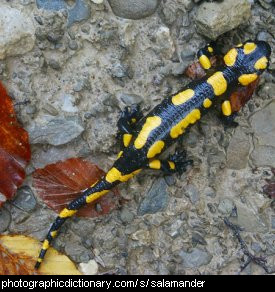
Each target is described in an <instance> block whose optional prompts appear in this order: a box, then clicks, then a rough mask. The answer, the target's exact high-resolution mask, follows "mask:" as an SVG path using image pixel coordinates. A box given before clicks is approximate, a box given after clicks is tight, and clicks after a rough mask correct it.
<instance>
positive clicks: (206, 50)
mask: <svg viewBox="0 0 275 292" xmlns="http://www.w3.org/2000/svg"><path fill="white" fill-rule="evenodd" d="M215 55H218V50H217V47H216V44H215V43H214V42H211V43H209V44H207V45H206V46H205V47H203V48H202V49H200V50H199V51H198V53H197V57H198V59H199V62H200V64H201V66H202V68H203V69H204V70H209V69H210V68H211V67H212V64H211V57H213V56H215Z"/></svg>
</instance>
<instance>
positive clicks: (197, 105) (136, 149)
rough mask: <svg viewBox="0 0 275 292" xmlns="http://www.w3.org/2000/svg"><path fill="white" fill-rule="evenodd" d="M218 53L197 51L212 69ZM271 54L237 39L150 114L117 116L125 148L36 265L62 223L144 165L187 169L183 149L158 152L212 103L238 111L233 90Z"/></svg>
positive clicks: (63, 215)
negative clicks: (203, 74) (219, 61)
mask: <svg viewBox="0 0 275 292" xmlns="http://www.w3.org/2000/svg"><path fill="white" fill-rule="evenodd" d="M214 54H215V49H214V47H213V46H211V45H208V46H206V47H204V48H203V49H201V50H200V51H199V52H198V58H199V61H200V63H201V65H202V67H203V68H204V69H206V70H208V69H211V70H213V68H211V62H210V57H211V56H213V55H214ZM270 54H271V48H270V46H269V45H268V44H267V43H266V42H264V41H247V42H245V43H243V44H239V45H237V46H236V47H234V48H232V49H231V50H229V51H228V52H227V53H226V55H225V56H224V58H223V60H224V65H223V66H222V67H220V68H218V69H215V72H214V73H212V74H209V75H208V76H207V75H206V77H204V78H202V79H201V80H198V81H194V82H191V83H190V84H188V85H187V86H186V87H185V88H183V89H182V90H181V91H180V92H178V93H176V94H174V95H172V96H170V97H168V98H165V99H164V100H163V101H162V102H161V103H160V104H159V105H157V106H156V107H155V108H154V109H153V110H151V111H150V112H149V113H148V114H147V115H146V116H142V114H141V112H140V110H139V107H134V108H132V109H131V110H129V109H126V110H125V111H124V112H123V113H122V114H121V117H120V119H119V121H118V129H119V133H120V136H121V139H122V145H123V147H122V149H121V151H120V152H119V154H118V158H117V160H116V161H115V163H114V165H113V166H112V167H111V168H110V170H109V171H108V172H107V173H106V175H105V176H104V177H103V178H102V179H101V180H99V181H97V182H96V183H95V184H94V185H92V186H91V187H89V188H88V189H86V190H84V191H83V192H82V194H81V196H80V197H78V198H77V199H75V200H74V201H72V202H71V203H70V204H69V205H68V206H67V207H66V208H64V209H63V210H62V211H61V212H60V214H59V215H58V217H57V218H56V220H55V222H54V223H53V224H52V226H51V228H50V230H49V232H48V234H47V237H46V239H45V240H44V242H43V246H42V249H41V251H40V254H39V258H38V260H37V263H36V265H35V267H36V268H38V267H39V266H40V264H41V262H42V260H43V258H44V256H45V254H46V251H47V249H48V247H49V245H50V243H51V242H52V240H53V239H54V238H55V237H56V236H57V233H58V230H59V229H60V227H61V226H62V224H63V223H64V222H65V221H66V220H67V219H68V218H69V217H71V216H73V215H74V214H76V212H77V211H78V210H79V209H80V208H81V207H82V206H84V205H86V204H89V203H91V202H94V201H95V200H97V199H98V198H100V197H102V196H104V195H105V194H106V193H108V192H109V191H110V190H111V189H112V188H113V187H115V186H116V185H118V184H119V183H121V182H126V181H128V180H129V179H130V178H132V177H133V176H135V175H136V174H138V173H139V172H140V171H141V170H142V169H145V168H150V169H160V170H163V171H164V172H165V173H174V172H183V171H184V170H185V168H186V166H187V165H188V164H190V160H189V161H186V160H185V155H181V154H182V153H175V154H174V155H171V156H170V157H169V158H168V159H167V160H166V161H164V160H160V159H158V158H156V157H157V156H158V155H159V154H161V153H163V152H164V151H165V150H166V149H167V148H168V147H169V146H170V145H171V144H173V143H174V142H175V141H176V140H177V139H178V138H179V137H180V136H181V135H182V134H183V133H184V132H185V130H186V129H187V128H188V127H190V126H191V125H193V124H194V123H196V121H198V120H199V119H200V118H201V116H202V115H203V114H204V113H205V112H207V110H208V108H210V107H211V105H212V104H213V103H220V104H221V112H222V114H223V116H225V117H227V118H230V117H231V116H232V115H233V114H234V113H233V112H232V108H231V104H230V101H229V94H230V93H231V92H232V89H233V90H234V89H235V88H237V86H247V85H248V84H250V83H251V82H253V81H254V80H256V79H257V78H258V76H259V75H261V74H262V73H263V71H264V70H265V69H266V68H267V67H268V63H269V57H270ZM211 70H209V71H208V72H210V71H211Z"/></svg>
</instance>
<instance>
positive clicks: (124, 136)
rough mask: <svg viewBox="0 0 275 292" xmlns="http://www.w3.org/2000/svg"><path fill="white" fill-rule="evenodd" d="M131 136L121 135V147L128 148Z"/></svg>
mask: <svg viewBox="0 0 275 292" xmlns="http://www.w3.org/2000/svg"><path fill="white" fill-rule="evenodd" d="M132 137H133V135H131V134H124V135H123V145H124V147H128V146H129V144H130V142H131V140H132Z"/></svg>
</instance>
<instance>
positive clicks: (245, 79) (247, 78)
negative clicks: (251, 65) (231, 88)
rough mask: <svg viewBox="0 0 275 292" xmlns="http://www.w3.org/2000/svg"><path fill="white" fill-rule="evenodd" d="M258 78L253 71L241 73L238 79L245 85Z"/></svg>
mask: <svg viewBox="0 0 275 292" xmlns="http://www.w3.org/2000/svg"><path fill="white" fill-rule="evenodd" d="M257 78H258V75H257V74H256V73H253V74H243V75H241V76H240V77H239V78H238V80H239V82H240V83H241V84H242V85H244V86H246V85H248V84H249V83H251V82H253V81H254V80H256V79H257Z"/></svg>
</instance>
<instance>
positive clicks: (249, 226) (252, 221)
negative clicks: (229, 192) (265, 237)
mask: <svg viewBox="0 0 275 292" xmlns="http://www.w3.org/2000/svg"><path fill="white" fill-rule="evenodd" d="M235 203H236V207H237V217H234V218H232V219H231V220H232V222H233V223H236V224H237V225H239V226H240V227H242V228H244V229H245V231H246V232H256V233H265V232H267V231H268V222H267V219H266V218H264V217H263V216H261V217H260V216H259V214H257V212H256V211H255V210H253V209H252V208H251V207H250V206H246V205H244V204H241V203H239V202H235Z"/></svg>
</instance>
